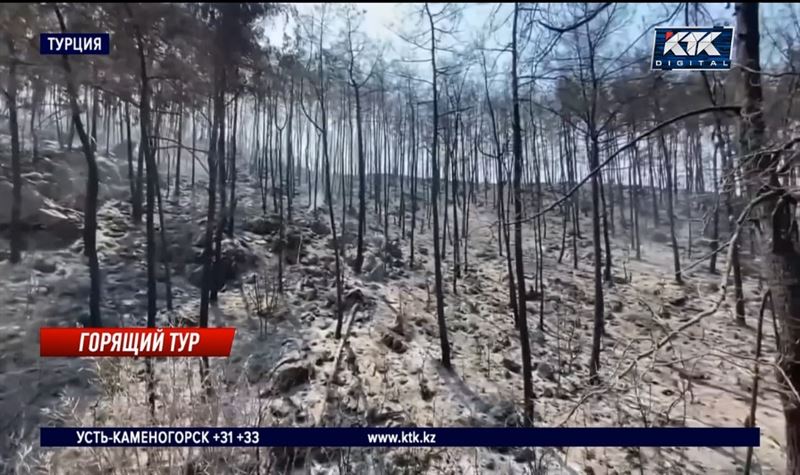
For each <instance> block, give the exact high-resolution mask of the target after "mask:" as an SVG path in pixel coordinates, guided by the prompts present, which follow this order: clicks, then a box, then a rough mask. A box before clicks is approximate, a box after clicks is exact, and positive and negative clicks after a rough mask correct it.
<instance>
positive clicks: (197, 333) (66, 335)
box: [39, 328, 236, 357]
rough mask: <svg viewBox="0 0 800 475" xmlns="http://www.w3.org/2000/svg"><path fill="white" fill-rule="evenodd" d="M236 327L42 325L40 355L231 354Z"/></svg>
mask: <svg viewBox="0 0 800 475" xmlns="http://www.w3.org/2000/svg"><path fill="white" fill-rule="evenodd" d="M235 333H236V329H235V328H40V329H39V356H73V357H74V356H155V357H164V356H168V357H182V356H223V357H225V356H230V354H231V347H232V346H233V336H234V334H235Z"/></svg>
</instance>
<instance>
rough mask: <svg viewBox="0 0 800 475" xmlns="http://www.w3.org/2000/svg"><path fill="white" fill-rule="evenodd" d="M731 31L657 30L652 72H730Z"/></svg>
mask: <svg viewBox="0 0 800 475" xmlns="http://www.w3.org/2000/svg"><path fill="white" fill-rule="evenodd" d="M732 49H733V27H729V26H715V27H692V26H680V27H668V28H656V29H655V37H654V39H653V60H652V62H651V69H653V70H661V71H671V70H680V71H726V70H729V69H731V51H732Z"/></svg>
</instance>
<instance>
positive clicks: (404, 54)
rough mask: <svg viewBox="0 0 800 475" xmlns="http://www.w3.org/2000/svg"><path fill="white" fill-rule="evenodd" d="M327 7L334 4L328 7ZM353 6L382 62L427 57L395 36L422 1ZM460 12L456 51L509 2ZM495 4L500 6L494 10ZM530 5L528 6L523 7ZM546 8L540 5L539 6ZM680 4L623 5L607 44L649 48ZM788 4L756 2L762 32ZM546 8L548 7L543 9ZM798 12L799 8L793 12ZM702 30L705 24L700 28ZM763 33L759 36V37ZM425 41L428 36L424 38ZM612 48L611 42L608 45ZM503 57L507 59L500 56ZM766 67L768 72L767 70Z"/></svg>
mask: <svg viewBox="0 0 800 475" xmlns="http://www.w3.org/2000/svg"><path fill="white" fill-rule="evenodd" d="M291 5H293V6H294V7H295V8H296V9H297V11H298V12H299V13H301V14H304V13H310V12H312V11H313V9H314V8H315V7H317V6H319V5H322V3H293V4H291ZM328 5H334V4H331V3H328ZM356 5H357V6H358V8H361V9H363V10H364V12H365V16H364V21H363V23H362V28H361V29H362V31H363V32H364V33H365V34H366V36H367V37H368V38H369V39H371V40H373V41H377V42H378V43H384V44H385V45H386V47H385V48H384V49H382V50H381V51H383V54H384V59H385V60H387V61H391V60H395V59H399V58H404V59H411V58H420V59H424V58H429V56H428V54H429V53H428V52H427V51H423V50H420V49H418V48H414V47H411V46H410V45H409V44H408V43H406V42H405V41H404V40H403V39H402V38H401V37H400V35H399V34H398V33H408V32H410V31H412V30H417V31H419V29H420V28H422V29H423V30H424V29H425V28H426V26H427V25H425V24H422V23H420V22H419V20H420V18H419V16H418V15H416V14H414V11H419V9H420V7H421V5H423V4H421V3H416V4H410V3H358V4H356ZM464 5H465V9H464V12H463V16H462V19H461V22H460V25H459V28H458V33H457V34H456V35H454V37H453V41H452V44H453V45H454V46H455V47H459V46H460V47H464V46H466V45H470V44H473V42H474V40H475V38H476V37H477V35H478V33H479V32H483V31H486V25H487V22H488V19H489V17H490V15H491V12H492V11H493V10H494V9H496V8H497V9H498V13H497V16H496V18H506V17H508V16H510V14H511V12H512V9H513V4H512V3H505V4H498V3H470V4H464ZM498 5H499V7H498ZM528 5H531V4H528ZM540 5H545V4H540ZM678 5H679V4H676V3H668V4H654V3H640V4H627V5H626V7H625V8H627V10H626V13H625V15H626V16H625V17H624V18H625V24H624V26H623V27H622V29H621V30H620V32H619V34H617V35H616V36H615V37H614V39H613V40H612V41H613V42H614V43H616V44H618V45H619V46H620V47H625V46H627V45H629V44H631V42H633V41H634V40H637V39H638V43H637V44H642V45H643V46H645V47H647V48H651V45H652V41H653V36H652V29H651V27H652V26H654V24H655V23H656V22H657V21H658V20H661V19H663V18H665V17H666V16H667V12H671V11H673V10H674V9H675V8H676V7H677V6H678ZM702 5H703V6H704V7H705V9H706V10H708V12H709V14H711V15H712V16H713V17H714V18H715V21H714V23H715V24H722V25H733V24H735V21H734V17H733V14H734V10H733V4H726V3H703V4H702ZM786 5H787V4H769V3H762V4H761V16H762V30H763V29H764V28H765V26H766V27H767V28H770V27H772V26H773V25H777V24H780V23H783V22H786V21H789V19H788V16H787V15H786V11H787V8H788V7H787V6H786ZM436 8H441V6H440V5H438V4H432V9H436ZM545 8H547V7H545ZM551 8H554V9H558V8H562V7H560V6H558V5H553V6H551ZM798 11H800V8H798ZM329 18H330V20H329V21H331V24H330V27H331V31H330V33H329V37H330V38H333V37H334V36H337V33H336V31H337V30H341V29H342V28H343V22H341V21H337V20H336V18H335V15H330V16H329ZM568 21H569V18H564V23H567V22H568ZM683 24H684V15H683V12H681V13H679V14H678V15H677V17H676V18H675V19H674V20H673V21H671V22H669V24H660V25H658V26H682V25H683ZM293 25H294V22H293V20H290V21H289V23H288V24H287V23H286V22H285V21H283V20H278V21H275V22H273V24H272V25H270V26H268V27H267V37H268V39H269V41H270V43H272V44H277V45H280V44H281V43H282V37H283V33H284V31H287V32H288V33H289V35H290V36H291V34H292V31H293V30H292V29H293ZM703 26H705V25H703ZM763 35H764V34H763V32H762V36H763ZM510 36H511V26H510V22H507V24H505V25H503V26H502V27H500V28H498V29H497V31H496V32H495V34H494V39H489V40H487V43H486V44H487V46H489V47H495V46H497V45H501V44H502V43H505V42H508V41H509V38H510ZM426 39H427V38H426ZM612 45H613V43H612ZM505 56H508V55H505ZM762 58H763V59H762V61H763V62H764V63H768V62H769V61H770V59H775V53H774V51H773V49H772V47H771V46H770V42H769V41H762ZM507 62H508V58H501V62H500V67H501V68H502V67H505V66H506V65H505V64H503V63H507ZM407 64H409V66H410V67H411V69H412V70H413V69H418V70H419V69H421V68H424V69H422V71H425V72H427V70H428V69H427V68H429V65H427V64H425V63H407ZM766 69H768V68H766Z"/></svg>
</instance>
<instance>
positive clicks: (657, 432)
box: [40, 427, 760, 447]
mask: <svg viewBox="0 0 800 475" xmlns="http://www.w3.org/2000/svg"><path fill="white" fill-rule="evenodd" d="M759 439H760V429H759V428H758V427H719V428H708V427H698V428H687V427H658V428H649V427H642V428H621V427H593V428H585V427H581V428H561V427H558V428H556V427H541V428H469V427H396V428H394V427H393V428H386V427H322V428H313V427H249V428H248V427H185V428H177V427H93V428H78V427H42V428H41V434H40V443H41V446H42V447H259V446H260V447H427V446H431V447H758V446H759Z"/></svg>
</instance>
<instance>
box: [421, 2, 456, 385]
mask: <svg viewBox="0 0 800 475" xmlns="http://www.w3.org/2000/svg"><path fill="white" fill-rule="evenodd" d="M425 11H426V13H427V15H428V22H429V23H430V28H431V71H432V74H433V80H432V85H433V143H432V144H431V172H432V180H431V200H430V203H431V207H432V209H431V211H432V213H433V259H434V265H433V267H434V277H435V287H436V314H437V316H438V322H439V343H440V346H441V351H442V366H444V368H445V369H451V366H452V365H451V362H450V342H449V341H448V338H447V323H446V322H445V315H444V289H443V287H444V286H443V284H442V280H443V279H442V255H441V250H440V249H439V244H440V243H439V162H438V160H437V158H438V157H437V156H438V148H439V101H438V97H437V96H438V93H439V91H438V88H437V81H438V71H437V69H436V27H435V24H434V21H433V15H432V14H431V11H430V6H429V5H428V4H427V3H426V4H425Z"/></svg>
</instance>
